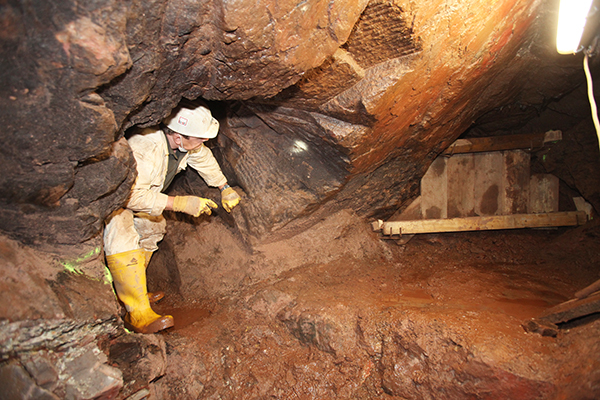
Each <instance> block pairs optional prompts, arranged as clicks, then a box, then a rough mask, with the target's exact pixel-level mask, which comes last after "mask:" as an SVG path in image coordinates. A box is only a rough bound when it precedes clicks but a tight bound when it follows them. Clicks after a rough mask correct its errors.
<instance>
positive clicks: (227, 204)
mask: <svg viewBox="0 0 600 400" xmlns="http://www.w3.org/2000/svg"><path fill="white" fill-rule="evenodd" d="M239 202H240V195H239V194H237V192H236V191H235V190H233V188H231V187H229V186H227V187H225V189H223V190H222V191H221V204H222V205H223V208H224V209H225V211H227V212H231V210H233V207H235V206H237V205H238V203H239Z"/></svg>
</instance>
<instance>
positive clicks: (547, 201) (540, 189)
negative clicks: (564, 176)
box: [528, 174, 558, 214]
mask: <svg viewBox="0 0 600 400" xmlns="http://www.w3.org/2000/svg"><path fill="white" fill-rule="evenodd" d="M555 211H558V178H557V177H556V176H554V175H551V174H533V175H531V180H530V182H529V208H528V212H529V213H532V214H535V213H550V212H555Z"/></svg>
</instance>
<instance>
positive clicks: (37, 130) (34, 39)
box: [0, 0, 572, 244]
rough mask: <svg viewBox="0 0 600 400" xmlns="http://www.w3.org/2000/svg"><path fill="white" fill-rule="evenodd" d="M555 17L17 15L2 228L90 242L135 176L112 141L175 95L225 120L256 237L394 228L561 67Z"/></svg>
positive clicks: (381, 11)
mask: <svg viewBox="0 0 600 400" xmlns="http://www.w3.org/2000/svg"><path fill="white" fill-rule="evenodd" d="M554 6H555V4H554V3H553V2H545V3H543V2H540V1H539V0H503V1H498V2H494V3H493V4H490V3H489V2H486V1H483V0H471V1H468V2H464V1H454V2H445V1H444V2H442V1H440V0H428V1H425V2H419V3H418V4H416V3H414V2H409V1H404V0H395V1H389V0H388V1H386V0H372V1H367V0H362V1H358V2H352V3H348V2H344V1H323V0H311V1H308V2H300V3H293V2H292V3H279V2H265V3H256V2H252V1H235V2H230V1H202V2H188V1H184V0H173V1H150V2H139V1H126V2H117V1H114V0H113V1H111V0H103V1H93V2H86V3H85V4H80V3H78V2H75V1H69V0H61V1H59V2H55V3H52V5H48V4H42V3H38V2H33V3H30V2H25V1H11V2H8V3H6V4H5V5H3V6H2V7H3V13H2V17H1V18H2V26H3V30H2V32H3V34H2V37H1V38H0V46H1V49H2V53H3V54H4V55H6V57H4V58H3V61H2V64H3V65H2V70H3V73H2V85H1V89H0V91H1V92H0V94H1V96H0V107H1V108H0V111H1V113H0V118H2V123H3V126H4V129H3V132H2V137H3V138H4V139H5V140H4V142H5V146H3V149H2V151H1V153H0V154H1V156H0V157H1V158H0V163H1V165H2V169H3V171H5V172H6V173H4V174H3V175H2V177H1V178H0V203H1V204H0V227H1V228H2V230H3V231H5V232H7V233H8V234H10V235H11V236H12V237H15V238H18V239H19V240H23V241H27V242H31V243H44V242H51V243H64V244H74V243H80V242H83V241H86V240H89V239H92V238H95V237H97V235H98V233H99V232H100V231H101V229H102V222H103V220H104V219H105V217H106V216H107V215H108V214H109V213H110V212H111V211H112V210H114V209H115V208H117V207H119V206H120V205H121V204H122V203H123V202H124V200H125V198H126V196H127V193H128V189H129V187H130V186H131V184H132V182H133V179H134V176H133V173H132V170H133V164H132V163H133V160H132V157H131V155H130V153H129V151H128V148H127V146H125V145H124V143H123V142H122V141H121V140H120V139H121V138H122V137H123V135H124V133H125V132H126V130H127V129H129V128H131V127H134V126H142V127H143V126H149V125H153V124H156V123H157V122H159V121H160V120H161V119H162V118H164V117H165V116H166V115H167V114H168V113H169V112H170V110H171V109H172V108H173V107H174V106H176V105H177V103H178V102H179V100H180V99H181V98H183V97H185V98H188V99H196V98H203V99H205V100H208V101H212V102H213V103H211V104H212V105H213V106H214V107H213V108H214V109H215V113H217V114H218V110H221V109H223V108H226V109H229V111H228V112H227V113H224V114H222V115H223V117H222V118H221V119H222V121H221V122H222V126H223V127H225V128H224V129H223V131H222V132H223V135H221V136H222V139H221V142H220V144H219V145H221V146H226V147H225V148H224V149H223V151H222V152H223V154H224V155H225V157H224V159H223V164H227V165H226V166H225V167H224V168H225V169H226V170H227V171H232V172H231V173H229V175H232V176H231V179H232V180H237V181H238V183H239V185H240V186H241V188H242V189H243V191H245V192H246V195H247V197H246V198H245V199H244V203H245V205H246V206H245V207H242V208H241V212H242V213H243V218H240V220H241V219H243V220H244V221H246V222H245V224H246V226H244V227H241V228H243V231H244V232H246V234H248V235H250V236H253V237H255V238H259V239H260V238H262V237H265V236H266V235H267V234H268V233H270V232H273V231H278V230H280V228H281V227H283V226H287V227H288V228H290V229H292V228H293V229H295V230H296V231H297V230H298V229H302V227H303V226H305V225H302V224H295V223H292V224H291V225H290V222H291V221H298V222H302V221H303V219H302V218H300V217H303V216H306V215H309V214H312V213H313V212H314V211H315V210H317V209H323V210H325V212H331V209H338V208H343V207H346V208H351V209H354V210H355V211H357V212H359V213H360V214H362V215H386V214H388V215H389V214H391V213H392V212H394V211H395V210H397V209H398V208H399V207H401V206H402V205H403V204H404V203H405V202H406V201H407V199H409V198H410V197H411V196H414V195H415V194H416V191H417V188H418V186H417V183H418V179H419V177H420V175H421V174H422V173H423V172H424V171H425V170H426V168H427V166H428V164H429V162H430V160H432V159H433V158H434V156H435V155H436V154H437V153H439V151H441V150H442V149H443V148H444V147H445V146H447V145H448V144H449V143H451V142H452V141H453V140H454V139H455V138H456V137H457V136H458V135H460V134H461V133H462V132H463V131H464V130H465V129H466V128H467V127H469V125H470V124H471V123H472V122H473V121H474V119H475V118H477V117H478V116H480V115H481V114H483V113H484V112H486V111H488V110H490V109H493V108H495V107H498V106H501V105H503V104H506V103H510V102H514V101H515V100H516V99H518V98H519V97H524V96H522V95H521V92H522V91H523V90H525V89H527V88H528V87H529V86H528V85H529V83H530V82H531V77H532V76H536V74H538V73H539V71H540V66H553V65H554V63H556V61H555V58H553V57H551V56H550V53H551V51H550V49H551V48H552V43H551V40H548V38H547V37H546V35H545V34H544V32H546V31H547V30H550V29H551V26H552V22H553V19H554V18H555V8H554ZM571 59H572V58H571ZM569 63H570V61H569V62H567V63H566V64H567V65H563V66H562V67H564V68H547V74H546V75H544V76H545V77H546V79H547V80H552V82H553V83H554V84H553V85H552V86H550V87H549V88H537V89H539V92H538V93H540V97H542V98H550V97H553V96H557V95H559V94H561V93H563V92H564V91H565V90H567V89H568V88H570V87H572V82H571V80H570V77H571V75H572V74H571V73H570V72H569V69H568V68H567V67H570V66H571V65H572V64H569ZM563 64H565V63H563ZM557 76H560V77H561V82H563V84H560V85H559V84H556V81H557V80H556V79H555V78H556V77H557ZM525 97H526V96H525ZM538 100H539V99H538ZM232 101H237V102H238V103H235V102H234V103H231V102H232ZM527 101H531V99H530V98H529V99H527ZM250 120H252V121H250ZM247 124H251V126H250V127H248V126H246V125H247ZM248 129H252V130H253V132H254V133H252V134H250V133H248ZM252 135H254V136H252ZM225 136H227V137H225ZM250 138H253V139H250ZM254 139H256V140H254ZM261 140H266V141H269V142H270V143H271V145H270V146H269V147H270V148H271V151H264V152H263V151H262V150H263V149H264V146H258V142H260V141H261ZM273 188H278V189H277V190H273ZM284 192H285V194H284ZM282 198H283V199H284V200H283V201H282ZM323 205H327V207H323ZM39 218H43V219H44V220H46V221H48V223H46V224H43V225H42V226H40V225H39V224H37V223H36V221H37V220H38V219H39ZM296 225H297V227H295V226H296ZM294 227H295V228H294ZM293 229H292V230H293Z"/></svg>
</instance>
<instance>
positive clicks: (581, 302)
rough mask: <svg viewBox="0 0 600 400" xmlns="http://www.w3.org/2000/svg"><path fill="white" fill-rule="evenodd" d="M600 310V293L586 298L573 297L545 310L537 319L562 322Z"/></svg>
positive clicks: (554, 322)
mask: <svg viewBox="0 0 600 400" xmlns="http://www.w3.org/2000/svg"><path fill="white" fill-rule="evenodd" d="M597 312H600V293H597V294H594V295H592V296H590V297H586V298H584V299H573V300H569V301H566V302H564V303H561V304H558V305H556V306H554V307H552V308H549V309H547V310H546V311H544V312H543V313H542V314H541V315H540V316H539V317H537V320H539V321H543V322H548V323H551V324H560V323H563V322H567V321H570V320H572V319H575V318H579V317H583V316H586V315H590V314H593V313H597Z"/></svg>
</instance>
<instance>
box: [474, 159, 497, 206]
mask: <svg viewBox="0 0 600 400" xmlns="http://www.w3.org/2000/svg"><path fill="white" fill-rule="evenodd" d="M473 161H474V168H475V185H474V188H473V197H474V199H473V203H474V211H475V215H499V214H502V211H503V210H502V209H501V204H500V192H501V189H502V173H503V170H504V157H503V155H502V153H501V152H492V153H481V154H474V160H473Z"/></svg>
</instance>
